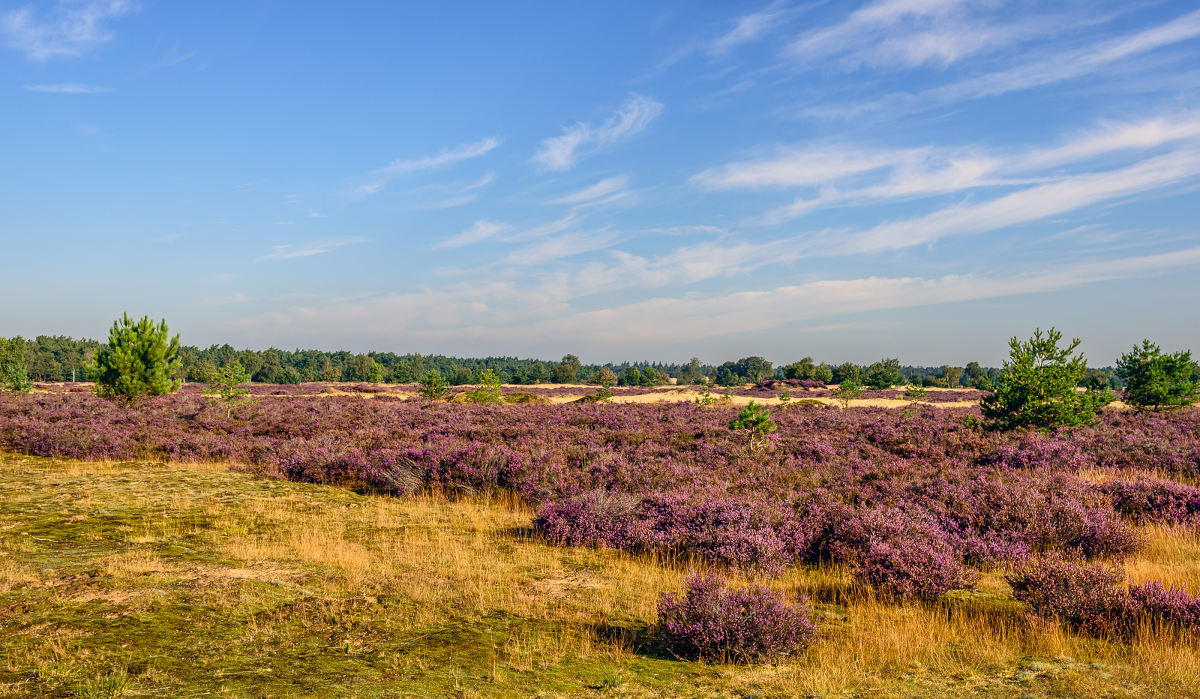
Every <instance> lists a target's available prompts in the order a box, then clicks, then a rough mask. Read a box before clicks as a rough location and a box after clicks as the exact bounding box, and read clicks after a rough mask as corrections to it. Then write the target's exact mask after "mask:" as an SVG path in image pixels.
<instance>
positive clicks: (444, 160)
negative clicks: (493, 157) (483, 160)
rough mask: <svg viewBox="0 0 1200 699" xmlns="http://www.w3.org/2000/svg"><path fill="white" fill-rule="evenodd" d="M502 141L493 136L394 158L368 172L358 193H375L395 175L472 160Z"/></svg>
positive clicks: (490, 150) (486, 152)
mask: <svg viewBox="0 0 1200 699" xmlns="http://www.w3.org/2000/svg"><path fill="white" fill-rule="evenodd" d="M502 143H503V141H502V140H501V139H500V138H497V137H495V136H492V137H490V138H485V139H482V140H479V141H475V142H473V143H463V144H460V145H457V146H454V147H452V148H443V149H442V150H441V151H440V152H438V153H437V154H436V155H428V156H424V157H421V158H409V159H403V160H393V161H392V162H390V163H388V164H387V165H385V166H383V167H381V168H379V169H376V170H372V171H371V172H370V173H368V175H367V179H368V181H367V182H365V183H363V184H361V185H359V187H358V193H359V194H361V195H364V196H368V195H371V194H375V193H376V192H378V191H379V190H380V189H382V188H383V187H384V186H385V185H386V184H387V183H388V182H389V181H391V180H392V179H393V178H395V177H400V176H403V175H411V174H414V173H417V172H424V171H427V170H436V169H440V168H445V167H450V166H452V165H455V164H457V163H461V162H463V161H464V160H471V159H473V158H478V157H480V156H482V155H486V154H488V153H490V152H492V151H493V150H495V149H497V148H499V147H500V145H501V144H502ZM485 184H486V183H485ZM481 186H482V185H481Z"/></svg>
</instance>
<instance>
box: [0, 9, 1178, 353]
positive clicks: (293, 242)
mask: <svg viewBox="0 0 1200 699" xmlns="http://www.w3.org/2000/svg"><path fill="white" fill-rule="evenodd" d="M0 95H3V98H2V99H3V102H2V104H3V108H2V109H0V159H2V161H3V167H0V214H2V215H0V242H2V249H3V251H4V257H5V262H4V265H3V268H4V274H3V276H2V277H0V293H2V294H3V296H4V298H5V303H4V304H2V305H0V335H13V334H18V333H19V334H24V335H36V334H57V333H63V334H72V335H76V336H80V335H83V336H91V337H103V336H104V334H105V332H106V329H107V327H108V325H109V324H110V323H111V321H112V319H113V318H114V317H116V316H119V315H120V313H121V312H123V311H129V312H131V313H134V314H138V315H141V314H149V315H152V316H155V317H159V316H163V317H166V318H167V319H168V321H169V322H170V323H171V325H172V328H173V329H174V330H177V331H179V332H180V333H181V334H182V336H183V340H184V341H185V342H188V343H191V344H198V345H207V344H211V343H219V342H226V341H228V342H230V343H233V344H235V345H239V346H250V347H258V348H262V347H266V346H270V345H274V346H280V347H285V348H293V347H297V346H300V347H320V348H325V349H341V348H344V349H351V350H355V351H364V350H391V351H397V352H409V351H420V352H426V353H429V352H439V353H447V354H459V355H498V354H502V355H507V354H517V355H521V356H540V357H546V358H554V357H557V356H560V355H562V354H564V353H566V352H574V353H576V354H578V355H579V356H580V357H582V358H583V359H584V360H585V361H607V360H614V361H620V360H626V359H661V360H686V359H687V358H688V357H690V356H692V355H697V356H700V357H701V358H702V359H705V360H708V361H713V360H717V361H719V360H723V359H729V358H734V357H738V356H744V355H747V354H752V353H753V354H763V355H765V356H767V357H768V358H771V359H773V360H776V361H791V360H794V359H796V358H799V357H801V356H804V355H812V356H815V357H818V358H820V359H827V360H830V361H844V360H855V361H862V362H866V361H870V360H873V359H876V358H878V357H880V356H884V355H886V356H898V357H900V358H901V360H902V361H904V362H906V363H914V364H926V363H927V364H940V363H944V362H949V363H959V364H961V363H964V362H967V361H971V360H979V361H983V362H986V363H993V364H998V363H999V361H1000V360H1001V359H1002V358H1003V356H1004V354H1005V351H1006V350H1005V343H1006V341H1007V338H1008V337H1010V336H1012V335H1022V336H1027V335H1028V334H1029V333H1030V332H1031V331H1032V329H1033V328H1034V327H1035V326H1039V325H1040V326H1042V327H1046V326H1049V325H1052V324H1053V325H1057V326H1058V327H1059V328H1060V329H1062V330H1063V331H1064V332H1065V333H1066V334H1068V335H1077V336H1080V337H1082V338H1084V341H1085V342H1084V345H1083V347H1084V349H1085V350H1086V352H1087V354H1088V356H1089V358H1090V360H1091V361H1092V363H1093V364H1100V365H1102V364H1109V363H1111V362H1112V361H1113V359H1114V358H1115V357H1116V356H1117V354H1119V353H1120V352H1121V351H1123V350H1125V349H1127V348H1128V347H1129V346H1131V345H1132V344H1133V343H1134V342H1135V341H1138V340H1140V339H1141V338H1142V337H1145V336H1148V337H1150V338H1152V339H1156V340H1158V341H1159V342H1160V343H1162V344H1163V345H1164V346H1165V347H1167V348H1171V349H1175V348H1184V347H1191V348H1194V349H1196V350H1198V351H1200V322H1198V321H1200V311H1198V310H1197V309H1198V308H1200V228H1198V226H1200V224H1198V223H1197V213H1198V212H1200V194H1198V192H1197V185H1200V6H1197V5H1196V4H1195V3H1194V2H1136V1H1133V2H1130V1H1124V2H1097V1H1090V2H1071V1H1070V0H1068V1H1066V2H1058V3H1038V2H1003V1H1001V0H984V1H975V2H972V1H969V0H874V1H870V2H865V3H855V2H813V3H802V2H796V3H787V2H775V3H763V2H758V3H732V2H715V3H698V2H657V3H621V2H610V3H594V4H590V5H587V4H584V3H450V2H445V3H430V4H428V5H427V6H424V7H418V6H416V4H415V3H391V2H387V3H384V2H381V3H365V2H364V3H348V4H346V5H344V6H338V7H337V8H333V7H332V6H330V5H328V4H326V3H306V2H236V3H235V2H210V3H167V2H150V1H145V0H144V1H142V2H133V1H132V0H103V1H93V0H74V1H67V0H64V1H63V2H57V3H55V2H45V3H36V2H34V3H28V4H25V3H13V2H10V1H8V0H0Z"/></svg>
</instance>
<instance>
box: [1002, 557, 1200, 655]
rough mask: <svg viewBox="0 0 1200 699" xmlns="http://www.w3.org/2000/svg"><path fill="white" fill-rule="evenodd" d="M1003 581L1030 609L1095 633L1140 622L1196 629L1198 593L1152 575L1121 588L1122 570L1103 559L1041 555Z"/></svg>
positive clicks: (1130, 628)
mask: <svg viewBox="0 0 1200 699" xmlns="http://www.w3.org/2000/svg"><path fill="white" fill-rule="evenodd" d="M1008 582H1009V584H1010V585H1012V588H1013V597H1015V598H1016V599H1017V600H1018V601H1020V602H1024V603H1026V604H1027V605H1029V608H1030V611H1032V612H1033V613H1035V614H1037V615H1039V616H1044V617H1052V618H1056V619H1058V620H1060V621H1062V622H1064V623H1066V624H1068V625H1070V626H1072V627H1075V628H1078V629H1081V630H1083V631H1086V632H1088V633H1091V634H1094V635H1097V636H1106V635H1117V636H1128V635H1130V634H1132V633H1134V632H1135V631H1136V630H1137V629H1138V627H1139V626H1140V625H1142V624H1145V623H1159V624H1162V623H1165V624H1172V625H1176V626H1178V627H1180V628H1182V629H1184V630H1190V631H1200V598H1197V597H1193V596H1192V595H1189V594H1188V593H1187V591H1186V590H1183V589H1182V588H1171V587H1166V586H1164V585H1163V584H1162V582H1161V581H1158V580H1151V581H1149V582H1145V583H1141V584H1138V585H1130V586H1129V589H1128V590H1126V589H1122V587H1121V585H1122V584H1123V583H1124V582H1125V574H1124V573H1123V572H1122V571H1121V570H1120V569H1118V568H1113V567H1110V566H1108V565H1105V564H1103V563H1085V562H1081V561H1078V560H1071V559H1063V558H1046V559H1042V560H1040V561H1037V562H1035V563H1033V564H1032V565H1031V566H1029V567H1028V568H1026V569H1025V570H1023V571H1020V572H1019V573H1017V574H1016V575H1014V576H1012V577H1010V578H1009V581H1008Z"/></svg>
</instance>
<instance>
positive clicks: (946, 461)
mask: <svg viewBox="0 0 1200 699" xmlns="http://www.w3.org/2000/svg"><path fill="white" fill-rule="evenodd" d="M260 387H261V391H262V393H260V395H262V394H266V395H271V394H273V393H281V394H284V395H279V396H274V395H271V397H270V398H269V399H268V398H264V399H262V400H258V401H256V402H251V403H247V404H244V405H242V406H240V407H239V408H238V410H236V411H233V413H232V414H230V412H229V411H227V410H226V409H224V408H222V407H220V406H213V405H209V404H208V403H207V402H205V401H204V399H203V397H202V396H201V395H199V388H198V387H196V388H194V389H193V388H192V387H187V388H185V390H184V391H182V392H180V393H178V394H174V395H171V396H166V397H161V398H155V399H149V400H146V401H145V402H144V403H143V404H142V405H141V406H139V408H138V409H137V410H136V411H128V410H124V409H121V408H120V407H118V406H114V405H113V404H112V403H110V402H108V401H105V400H101V399H99V398H97V397H95V396H92V395H89V394H85V393H68V392H65V391H63V392H56V393H36V394H33V395H30V396H23V397H21V396H11V395H9V394H0V446H2V447H3V448H6V449H11V450H15V451H19V452H24V453H28V454H34V455H41V456H54V457H64V458H101V459H152V460H157V459H167V460H185V461H229V462H233V463H235V464H239V465H244V466H245V467H248V468H252V469H253V470H255V471H256V472H259V473H262V474H265V475H273V476H278V477H282V478H288V479H294V480H302V481H312V482H319V483H345V484H350V485H355V486H362V487H367V488H374V489H378V490H382V491H386V492H392V493H410V492H413V491H415V490H419V489H422V488H431V487H432V488H440V489H452V490H464V491H481V490H492V489H506V490H510V491H514V492H516V493H517V494H519V495H521V496H522V497H524V498H526V499H527V500H529V501H530V502H531V503H532V504H533V505H534V506H535V507H536V509H537V512H538V515H537V519H536V521H535V525H536V527H537V528H538V530H539V531H540V532H541V533H542V534H543V535H544V536H545V537H546V538H547V539H549V540H551V541H554V542H556V543H561V544H564V545H589V546H606V547H615V548H620V549H625V550H637V551H653V552H656V553H660V554H666V555H679V556H681V557H684V558H692V557H694V558H698V559H703V560H706V561H711V562H713V563H715V564H721V565H731V566H736V567H739V568H746V569H752V570H757V571H762V572H765V573H775V572H778V571H781V570H784V569H786V568H787V567H789V566H792V565H795V564H799V563H807V562H814V561H821V560H831V561H836V562H840V563H843V564H845V565H847V566H849V567H851V569H852V570H854V571H856V573H855V574H856V575H857V576H858V577H859V579H860V580H862V581H863V582H864V583H867V584H870V585H872V586H875V587H877V588H879V589H881V590H883V591H885V592H886V593H888V594H892V595H896V596H900V597H906V598H911V599H917V600H929V599H934V598H936V597H937V596H938V595H940V594H942V593H944V592H945V591H947V590H950V589H955V588H958V587H964V586H968V585H970V583H971V580H972V578H973V576H974V572H973V571H974V570H975V569H977V568H981V567H988V566H995V565H1006V566H1007V565H1021V564H1023V563H1025V562H1027V561H1028V560H1030V559H1031V558H1032V557H1034V556H1038V555H1042V554H1052V553H1055V552H1058V553H1072V554H1075V555H1079V556H1083V557H1090V558H1119V557H1121V556H1124V555H1128V554H1129V553H1132V552H1134V551H1136V550H1137V548H1138V547H1139V545H1140V541H1139V539H1138V537H1137V535H1136V530H1135V529H1134V528H1133V526H1132V524H1133V523H1134V522H1139V521H1163V522H1188V521H1195V520H1196V517H1197V512H1198V507H1200V505H1198V504H1197V503H1198V500H1200V499H1198V498H1197V492H1196V488H1195V487H1193V486H1184V485H1179V484H1175V483H1169V482H1164V481H1161V480H1157V478H1158V476H1156V475H1155V474H1161V473H1170V474H1177V475H1179V476H1180V477H1181V479H1182V480H1194V479H1196V478H1198V477H1200V410H1184V411H1178V412H1169V413H1152V412H1134V411H1120V412H1117V411H1114V412H1109V413H1105V414H1104V415H1103V416H1102V419H1101V421H1100V422H1098V423H1096V424H1094V425H1089V426H1082V427H1077V428H1074V429H1071V430H1069V431H1056V432H1045V433H1041V432H995V431H984V430H979V429H974V428H971V427H969V426H967V425H966V424H965V421H966V418H968V417H971V416H975V415H977V413H976V412H974V411H971V410H965V409H958V408H950V409H935V408H931V407H921V406H914V407H912V408H910V409H907V410H904V411H896V410H886V409H861V410H813V411H809V410H791V409H789V410H782V411H777V412H776V413H773V414H772V416H771V420H772V421H773V422H775V423H776V424H777V429H776V431H775V432H774V433H773V434H772V446H771V448H770V449H769V450H757V451H748V450H747V449H746V448H745V439H744V437H742V436H740V435H739V434H737V433H735V432H731V431H730V430H729V422H730V421H731V420H733V419H735V418H736V415H737V410H736V409H733V408H729V407H722V406H714V407H709V408H703V407H700V406H696V405H694V404H691V403H675V404H659V405H654V404H645V405H637V404H625V405H619V406H613V405H604V404H602V403H574V404H566V405H553V406H552V405H539V404H527V405H521V406H503V407H501V406H493V405H474V404H471V403H464V404H447V403H445V402H441V401H438V402H431V401H425V400H408V401H400V400H395V401H383V400H380V399H379V397H376V398H372V399H369V400H368V399H364V398H362V397H357V396H353V395H330V396H325V397H322V398H320V399H313V398H292V397H289V396H290V395H292V394H300V393H305V392H307V393H313V392H315V391H317V390H320V389H319V387H294V386H286V387H281V386H276V387H268V386H261V385H256V386H255V387H254V388H255V389H259V388H260ZM272 389H274V390H272ZM386 395H389V394H386V393H384V394H380V396H386ZM505 395H506V396H508V395H511V394H509V393H508V392H507V391H506V392H505ZM1095 470H1105V471H1110V472H1113V473H1115V474H1117V476H1118V477H1117V479H1116V480H1114V481H1113V482H1111V483H1107V484H1095V483H1093V482H1091V481H1090V480H1088V479H1085V478H1081V477H1080V475H1079V474H1080V473H1081V472H1091V471H1095Z"/></svg>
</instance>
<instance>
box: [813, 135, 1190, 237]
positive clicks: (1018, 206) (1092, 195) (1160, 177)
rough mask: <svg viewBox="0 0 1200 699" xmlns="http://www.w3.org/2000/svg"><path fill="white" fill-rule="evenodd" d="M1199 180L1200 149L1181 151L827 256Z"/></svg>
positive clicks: (956, 213) (905, 223) (913, 223)
mask: <svg viewBox="0 0 1200 699" xmlns="http://www.w3.org/2000/svg"><path fill="white" fill-rule="evenodd" d="M1198 175H1200V149H1195V148H1189V149H1183V150H1179V151H1175V152H1171V153H1167V154H1164V155H1159V156H1155V157H1152V158H1148V159H1146V160H1143V161H1140V162H1138V163H1136V164H1134V165H1130V166H1128V167H1123V168H1119V169H1116V170H1110V171H1105V172H1098V173H1086V174H1081V175H1073V176H1070V177H1065V178H1063V179H1062V180H1060V181H1056V182H1051V183H1048V184H1042V185H1037V186H1034V187H1030V188H1028V189H1023V190H1020V191H1017V192H1013V193H1011V194H1006V195H1004V196H1001V197H998V198H996V199H992V200H990V201H986V202H980V203H971V204H960V205H955V206H950V207H947V208H944V209H941V210H938V211H935V212H933V213H931V214H927V215H925V216H919V217H917V218H911V219H905V220H901V221H894V222H891V223H885V224H881V225H879V226H876V227H874V228H872V229H870V230H867V231H864V232H862V233H858V234H854V235H848V236H839V238H840V242H839V243H838V244H836V245H835V246H834V248H832V249H831V250H830V252H835V251H841V252H843V253H847V254H849V253H854V252H879V251H882V250H895V249H899V248H904V247H910V246H913V245H922V244H925V243H930V242H933V241H935V240H938V239H940V238H943V237H946V236H955V235H970V234H978V233H984V232H988V231H995V230H999V229H1002V228H1006V227H1008V226H1013V225H1017V224H1022V223H1028V222H1031V221H1038V220H1041V219H1045V218H1048V217H1050V216H1055V215H1058V214H1063V213H1066V212H1069V211H1075V210H1077V209H1080V208H1083V207H1086V206H1090V205H1095V204H1100V203H1103V202H1109V201H1113V200H1115V199H1118V198H1122V197H1127V196H1131V195H1134V194H1140V193H1143V192H1147V191H1150V190H1155V189H1160V188H1163V187H1167V186H1171V185H1176V184H1180V183H1182V182H1185V181H1187V180H1190V179H1192V178H1195V177H1197V176H1198Z"/></svg>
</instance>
